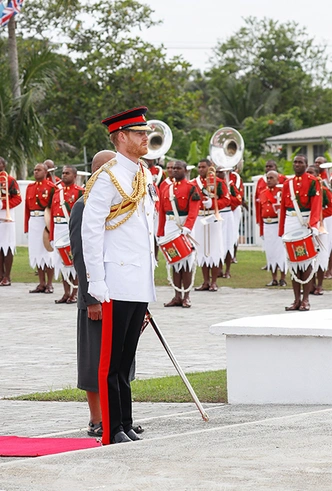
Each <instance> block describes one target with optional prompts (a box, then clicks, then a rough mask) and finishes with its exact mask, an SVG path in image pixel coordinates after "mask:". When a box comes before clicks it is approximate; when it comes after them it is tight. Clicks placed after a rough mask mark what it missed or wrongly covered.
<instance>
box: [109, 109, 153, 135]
mask: <svg viewBox="0 0 332 491" xmlns="http://www.w3.org/2000/svg"><path fill="white" fill-rule="evenodd" d="M147 110H148V108H147V107H145V106H140V107H134V108H133V109H129V110H128V111H124V112H122V113H118V114H114V116H110V117H109V118H106V119H103V121H102V123H103V124H104V125H106V126H107V128H108V131H109V133H114V132H115V131H118V130H125V129H128V130H132V131H152V128H150V126H148V124H147V122H146V119H145V114H146V112H147Z"/></svg>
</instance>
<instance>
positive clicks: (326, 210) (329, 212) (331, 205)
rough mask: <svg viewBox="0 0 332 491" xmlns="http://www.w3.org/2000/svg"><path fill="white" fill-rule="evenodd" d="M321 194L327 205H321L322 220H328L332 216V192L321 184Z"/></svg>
mask: <svg viewBox="0 0 332 491" xmlns="http://www.w3.org/2000/svg"><path fill="white" fill-rule="evenodd" d="M323 193H324V195H325V197H326V198H327V203H323V218H328V217H330V216H332V191H331V190H330V189H329V188H328V187H326V186H325V185H324V184H323ZM324 201H325V200H324Z"/></svg>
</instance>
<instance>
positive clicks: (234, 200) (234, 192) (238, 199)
mask: <svg viewBox="0 0 332 491" xmlns="http://www.w3.org/2000/svg"><path fill="white" fill-rule="evenodd" d="M232 174H233V173H232ZM229 193H230V197H231V209H232V211H234V210H235V209H236V208H237V207H238V206H240V205H242V195H241V192H240V190H239V189H238V188H237V187H236V185H235V182H234V181H233V180H232V179H231V180H230V181H229Z"/></svg>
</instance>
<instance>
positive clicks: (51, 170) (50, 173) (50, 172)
mask: <svg viewBox="0 0 332 491" xmlns="http://www.w3.org/2000/svg"><path fill="white" fill-rule="evenodd" d="M44 165H46V167H47V176H46V179H48V180H49V181H52V182H53V183H54V184H56V185H59V184H60V183H61V179H60V177H58V176H56V175H55V171H56V169H57V167H55V165H54V162H53V160H51V159H46V160H44Z"/></svg>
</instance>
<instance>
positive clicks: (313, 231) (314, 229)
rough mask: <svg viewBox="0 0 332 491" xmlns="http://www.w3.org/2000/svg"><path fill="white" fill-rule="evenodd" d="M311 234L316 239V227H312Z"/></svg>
mask: <svg viewBox="0 0 332 491" xmlns="http://www.w3.org/2000/svg"><path fill="white" fill-rule="evenodd" d="M311 232H312V235H313V236H314V237H317V235H318V230H317V228H316V227H312V228H311Z"/></svg>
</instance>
